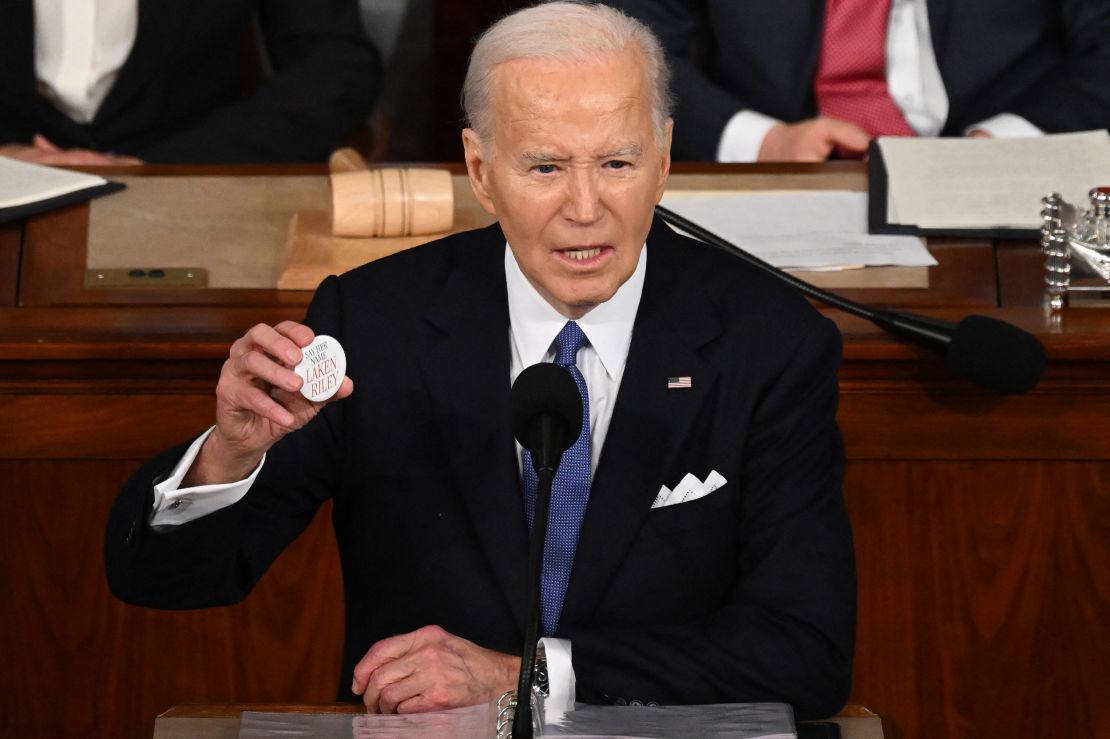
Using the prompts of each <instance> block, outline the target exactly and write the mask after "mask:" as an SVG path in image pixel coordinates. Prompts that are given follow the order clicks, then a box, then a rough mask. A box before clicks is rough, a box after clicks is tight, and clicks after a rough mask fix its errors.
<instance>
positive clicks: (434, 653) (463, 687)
mask: <svg viewBox="0 0 1110 739" xmlns="http://www.w3.org/2000/svg"><path fill="white" fill-rule="evenodd" d="M519 673H520V657H514V656H513V655H511V654H502V653H500V652H495V651H493V650H491V649H485V648H483V647H479V646H478V645H477V644H474V643H473V642H469V641H467V640H466V639H462V638H460V637H457V636H454V635H452V634H449V633H447V632H446V631H444V630H443V629H441V628H440V627H438V626H425V627H424V628H422V629H417V630H416V631H413V632H411V633H408V634H399V635H398V636H391V637H389V638H388V639H382V640H381V641H379V642H377V643H376V644H374V645H373V646H371V647H370V649H369V650H368V651H367V652H366V655H365V656H364V657H363V658H362V659H361V660H359V662H358V664H357V665H355V674H354V682H353V683H352V685H351V692H353V693H354V694H355V695H361V696H362V702H363V703H364V704H365V705H366V710H367V711H368V712H369V713H419V712H422V711H442V710H445V709H448V708H459V707H461V706H472V705H474V704H476V703H486V702H488V701H494V700H497V698H498V697H499V696H501V695H502V694H503V693H506V692H508V691H510V690H512V689H513V688H515V687H516V684H517V677H518V675H519Z"/></svg>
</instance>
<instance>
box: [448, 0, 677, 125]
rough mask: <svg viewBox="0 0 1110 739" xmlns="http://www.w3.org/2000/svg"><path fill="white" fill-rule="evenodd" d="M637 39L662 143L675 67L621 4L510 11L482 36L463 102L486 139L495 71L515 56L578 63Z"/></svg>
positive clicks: (615, 51) (473, 56)
mask: <svg viewBox="0 0 1110 739" xmlns="http://www.w3.org/2000/svg"><path fill="white" fill-rule="evenodd" d="M629 44H636V45H637V46H638V47H639V49H640V51H641V52H643V55H644V59H645V61H646V63H647V73H648V78H649V80H650V81H651V93H652V95H651V97H652V99H651V117H652V123H653V124H654V126H655V137H656V139H657V141H658V142H659V143H660V145H661V144H662V142H663V138H664V135H665V131H666V125H667V119H668V118H670V116H671V106H672V101H671V95H670V89H669V88H670V77H671V74H670V70H669V69H668V68H667V61H666V57H665V56H664V53H663V47H662V45H661V44H660V43H659V39H658V38H656V36H655V34H654V33H652V32H651V29H649V28H648V27H647V26H646V25H644V24H643V23H641V22H640V21H638V20H636V19H634V18H630V17H629V16H627V15H625V14H624V13H622V12H621V11H620V10H617V9H616V8H611V7H609V6H607V5H598V4H595V3H591V2H576V1H568V0H561V1H559V2H547V3H541V4H539V5H533V6H532V7H529V8H524V9H523V10H518V11H516V12H515V13H512V14H510V15H507V16H505V17H504V18H502V19H501V20H499V21H498V22H497V23H494V24H493V25H492V26H490V28H489V29H488V30H487V31H486V32H485V33H483V34H482V35H481V36H480V37H479V38H478V43H477V44H475V46H474V51H473V52H472V53H471V55H470V66H469V67H468V68H467V70H466V80H465V81H464V82H463V89H462V106H463V110H464V111H465V112H466V119H467V122H468V123H469V125H470V127H471V128H472V129H474V131H475V132H477V134H478V137H479V138H480V139H481V140H482V141H483V142H485V141H489V138H490V135H491V133H492V121H491V116H490V88H491V86H492V79H491V77H492V75H493V70H494V69H496V68H497V66H498V65H499V64H502V63H504V62H507V61H510V60H512V59H549V60H552V61H558V62H568V63H569V62H579V61H585V60H590V59H596V58H597V57H599V56H607V55H609V54H619V53H620V52H622V51H624V50H625V49H626V48H628V46H629Z"/></svg>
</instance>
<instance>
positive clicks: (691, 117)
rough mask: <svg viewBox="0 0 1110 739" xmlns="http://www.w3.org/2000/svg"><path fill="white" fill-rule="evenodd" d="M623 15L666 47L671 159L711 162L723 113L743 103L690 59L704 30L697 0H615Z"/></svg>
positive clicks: (725, 122) (733, 111) (724, 117)
mask: <svg viewBox="0 0 1110 739" xmlns="http://www.w3.org/2000/svg"><path fill="white" fill-rule="evenodd" d="M619 5H620V7H622V8H623V9H624V10H625V11H626V12H627V13H628V14H629V15H632V16H634V17H636V18H639V19H640V20H642V21H643V22H645V23H647V24H648V25H649V26H650V27H651V29H652V30H653V31H654V32H655V34H656V35H657V36H658V37H659V40H660V41H661V42H662V44H663V48H664V49H665V50H666V52H667V61H668V63H669V64H670V67H671V74H672V75H673V79H672V83H671V91H672V94H673V95H674V98H675V111H674V122H675V125H674V139H673V143H672V146H673V148H674V155H675V158H676V159H686V160H698V161H707V162H713V161H716V160H717V148H718V145H719V144H720V141H721V134H722V133H723V132H724V129H725V126H726V125H728V122H729V119H731V118H732V116H733V115H735V114H736V113H737V112H739V111H741V110H743V109H745V108H748V107H749V106H748V104H746V103H745V102H744V101H743V100H741V99H740V98H739V97H737V96H736V95H735V94H734V93H732V92H729V91H728V90H726V89H725V88H723V87H721V86H720V85H717V84H715V83H714V82H713V81H712V80H710V79H709V77H708V75H706V73H705V72H704V71H703V70H702V69H701V68H700V67H699V66H698V64H697V63H696V62H695V60H694V59H693V56H692V55H693V54H694V51H695V47H696V46H697V44H698V42H699V41H700V40H701V38H702V36H703V34H704V33H705V23H706V17H705V10H704V6H703V3H701V2H689V1H685V0H621V1H620V2H619Z"/></svg>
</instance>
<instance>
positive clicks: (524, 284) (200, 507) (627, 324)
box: [150, 244, 647, 720]
mask: <svg viewBox="0 0 1110 739" xmlns="http://www.w3.org/2000/svg"><path fill="white" fill-rule="evenodd" d="M646 274H647V246H645V247H644V248H643V249H642V250H641V251H640V259H639V261H638V262H637V264H636V269H635V271H634V272H633V273H632V276H631V277H629V278H628V280H627V281H626V282H625V283H624V284H623V285H621V286H620V288H619V289H618V290H617V292H616V294H615V295H614V296H613V297H612V298H610V299H609V300H608V301H606V302H604V303H602V304H601V305H599V306H597V307H596V308H593V309H592V310H590V311H589V312H588V313H587V314H586V315H584V316H582V317H581V318H578V319H576V322H577V323H578V326H579V328H581V329H582V333H584V334H585V335H586V339H587V342H586V345H585V346H583V347H582V348H581V349H580V350H579V351H578V357H577V366H578V369H579V371H580V372H581V373H582V376H583V377H584V378H585V380H586V388H587V390H588V391H589V396H590V398H589V400H590V475H591V479H592V476H593V471H594V470H596V469H597V463H598V460H599V459H600V458H601V448H602V445H603V444H604V443H605V436H606V434H607V433H608V431H609V421H610V420H611V419H612V417H613V406H614V405H615V404H616V401H617V392H618V390H619V389H620V384H621V377H623V375H624V366H625V362H626V361H627V359H628V347H629V345H630V344H631V343H632V325H633V323H635V321H636V311H637V310H638V309H639V307H640V297H641V295H642V294H643V290H644V277H645V275H646ZM505 287H506V291H507V293H508V299H509V342H510V346H511V356H512V359H511V366H510V367H509V379H510V381H515V380H516V378H517V376H518V375H519V374H520V373H521V372H522V371H523V370H524V368H525V367H529V366H531V365H533V364H537V363H539V362H550V361H552V360H553V359H554V357H555V349H554V347H553V346H552V344H553V343H554V341H555V337H556V336H557V335H558V334H559V332H560V331H561V330H562V329H563V326H565V325H566V322H567V320H568V319H567V318H566V316H563V315H562V314H560V313H559V312H558V311H557V310H555V309H554V308H553V307H552V306H551V305H550V304H549V303H548V302H547V301H546V300H544V298H543V296H541V295H540V294H539V292H537V291H536V288H535V287H533V286H532V283H531V282H529V281H528V278H526V277H525V276H524V274H523V273H522V272H521V271H520V266H519V265H518V264H517V261H516V258H515V257H514V256H513V252H512V250H511V249H510V248H509V246H508V244H506V245H505ZM210 433H212V429H209V430H208V431H207V432H205V433H204V434H203V435H201V436H200V437H199V438H198V439H196V440H195V441H194V442H193V443H192V445H191V446H190V447H189V449H188V450H187V451H186V452H185V455H184V456H183V457H182V458H181V460H180V461H179V462H178V463H177V465H176V467H175V468H174V470H173V473H172V474H171V475H170V476H169V477H168V478H166V479H165V480H163V481H162V482H161V483H159V484H158V485H155V486H154V507H153V510H152V513H151V517H150V525H151V526H159V527H161V526H176V525H180V524H183V523H187V522H188V521H192V520H194V519H197V518H200V517H201V516H204V515H207V514H209V513H213V512H215V511H218V510H220V509H221V508H225V507H227V506H229V505H231V504H232V503H235V502H237V501H239V500H240V499H241V498H242V497H243V496H244V495H246V494H247V491H248V490H250V486H251V485H252V484H253V483H254V480H255V478H256V477H257V476H258V473H259V471H260V470H261V469H262V465H263V464H265V463H266V458H265V457H263V458H262V461H261V462H259V464H258V467H256V468H255V470H254V471H253V472H252V473H251V475H250V477H248V478H247V479H246V480H241V481H239V482H234V483H229V484H226V485H203V486H199V487H193V488H181V489H179V488H178V486H179V485H180V484H181V480H182V479H183V478H184V477H185V473H186V472H188V471H189V467H190V466H192V463H193V460H194V459H196V455H197V453H198V452H199V451H200V447H201V445H202V444H204V440H205V439H207V438H208V435H209V434H210ZM516 449H517V464H518V466H519V465H522V464H523V456H522V455H523V450H522V448H521V446H520V444H517V445H516ZM542 641H543V643H544V650H545V652H546V654H547V674H548V687H549V690H550V695H549V697H548V698H547V700H546V701H545V704H544V707H545V712H546V715H547V716H548V718H549V719H550V720H554V719H555V718H556V717H557V716H558V715H560V714H562V713H565V712H566V711H569V710H570V709H571V708H573V706H574V694H575V685H574V668H573V667H572V664H571V643H570V641H569V640H567V639H553V638H544V639H542Z"/></svg>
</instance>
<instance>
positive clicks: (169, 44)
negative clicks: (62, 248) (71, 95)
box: [96, 0, 189, 121]
mask: <svg viewBox="0 0 1110 739" xmlns="http://www.w3.org/2000/svg"><path fill="white" fill-rule="evenodd" d="M188 12H189V3H187V2H185V0H139V25H138V28H137V29H136V32H135V45H134V46H133V47H132V48H131V54H130V55H128V57H127V61H126V62H124V64H123V67H121V68H120V71H119V76H118V77H117V78H116V81H115V83H114V84H113V85H112V89H111V91H109V93H108V97H106V98H105V99H104V103H103V104H102V105H101V106H100V109H99V110H98V111H97V113H96V120H97V121H99V120H111V118H112V117H113V116H114V115H115V113H116V111H118V110H119V109H120V108H122V107H124V106H125V105H126V104H127V103H128V102H129V101H130V100H131V99H132V98H133V97H134V96H135V95H137V94H138V93H139V92H141V91H142V89H143V86H144V85H145V84H146V83H147V81H148V80H149V79H150V78H151V77H152V76H153V75H154V74H156V73H159V72H160V71H161V70H163V69H164V67H163V65H162V63H161V61H160V60H161V59H162V57H163V56H165V55H166V54H167V53H168V52H169V51H170V49H172V48H173V46H174V42H175V40H176V34H177V33H178V32H179V31H180V29H181V27H182V22H183V19H184V18H185V15H186V14H187V13H188Z"/></svg>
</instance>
